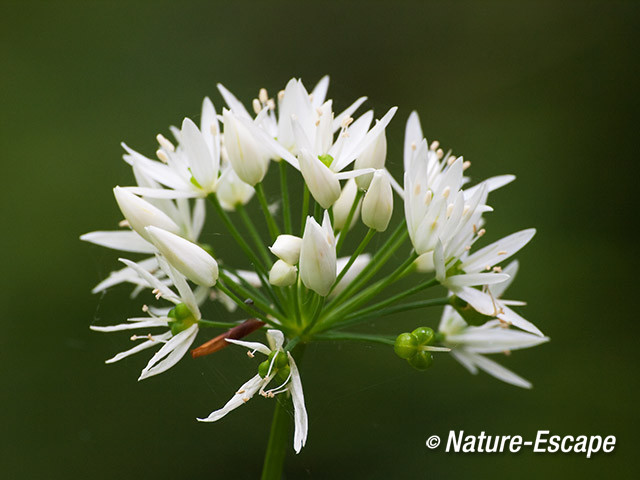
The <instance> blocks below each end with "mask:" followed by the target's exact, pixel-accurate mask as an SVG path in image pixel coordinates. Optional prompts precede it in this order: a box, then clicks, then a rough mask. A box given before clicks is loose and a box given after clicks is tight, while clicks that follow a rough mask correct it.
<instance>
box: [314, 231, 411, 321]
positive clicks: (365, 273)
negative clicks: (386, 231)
mask: <svg viewBox="0 0 640 480" xmlns="http://www.w3.org/2000/svg"><path fill="white" fill-rule="evenodd" d="M407 236H408V232H407V230H406V228H405V222H404V221H403V222H401V223H400V225H398V227H397V228H396V230H395V231H394V232H393V233H392V234H391V236H390V237H389V238H388V239H387V241H386V242H385V243H384V245H382V247H380V248H379V249H378V251H377V252H376V254H375V255H374V256H373V258H372V259H371V262H369V264H368V265H367V266H366V267H365V268H364V269H363V270H362V271H361V272H360V273H359V274H358V275H357V276H356V278H354V279H353V281H351V282H350V283H349V285H348V286H347V287H346V288H345V289H344V290H343V291H342V292H340V293H339V294H338V295H337V296H336V297H335V298H334V299H333V300H331V302H329V305H327V308H328V310H329V311H330V310H331V309H332V308H333V307H334V306H335V305H340V303H341V302H342V301H343V300H344V299H345V298H348V297H349V296H350V295H351V294H352V293H353V292H354V291H355V290H357V289H358V288H360V286H361V285H363V284H365V283H366V282H367V281H368V280H369V279H370V278H371V277H372V276H373V275H375V274H376V272H378V270H380V268H382V267H383V266H384V264H385V263H386V262H387V260H388V259H389V258H391V256H392V255H393V254H394V253H395V251H396V250H397V249H398V248H400V246H401V245H402V243H404V241H405V239H406V238H407Z"/></svg>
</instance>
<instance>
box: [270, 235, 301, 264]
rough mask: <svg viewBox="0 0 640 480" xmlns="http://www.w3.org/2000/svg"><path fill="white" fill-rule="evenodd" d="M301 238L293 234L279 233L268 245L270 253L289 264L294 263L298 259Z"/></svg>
mask: <svg viewBox="0 0 640 480" xmlns="http://www.w3.org/2000/svg"><path fill="white" fill-rule="evenodd" d="M301 246H302V239H301V238H300V237H296V236H294V235H286V234H285V235H279V236H278V238H276V241H275V242H274V243H273V245H271V246H270V247H269V250H271V253H273V254H274V255H275V256H276V257H278V258H280V259H281V260H284V261H285V262H287V263H288V264H289V265H295V264H296V263H298V262H299V261H300V247H301Z"/></svg>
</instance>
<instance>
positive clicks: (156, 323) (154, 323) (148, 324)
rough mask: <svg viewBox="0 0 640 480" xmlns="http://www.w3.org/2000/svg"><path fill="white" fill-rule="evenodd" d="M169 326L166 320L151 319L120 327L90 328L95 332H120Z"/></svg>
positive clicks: (94, 326) (123, 324)
mask: <svg viewBox="0 0 640 480" xmlns="http://www.w3.org/2000/svg"><path fill="white" fill-rule="evenodd" d="M167 326H168V323H167V320H166V319H159V318H158V319H155V318H150V319H147V320H145V321H138V322H132V323H121V324H119V325H111V326H108V327H100V326H98V325H91V326H90V327H89V328H90V329H91V330H93V331H94V332H118V331H120V330H134V329H136V328H154V327H167Z"/></svg>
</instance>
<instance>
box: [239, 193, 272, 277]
mask: <svg viewBox="0 0 640 480" xmlns="http://www.w3.org/2000/svg"><path fill="white" fill-rule="evenodd" d="M236 211H237V212H238V214H239V215H240V218H241V219H242V222H243V223H244V225H245V227H247V230H248V231H249V235H251V238H252V239H253V243H254V244H255V246H256V247H257V249H258V252H260V255H262V260H263V261H264V266H263V269H264V270H267V269H268V266H269V264H270V263H272V260H271V257H270V256H269V251H268V250H267V247H266V245H265V244H264V241H263V240H262V239H261V238H260V234H259V233H258V230H257V229H256V226H255V225H254V224H253V222H252V221H251V218H249V215H248V214H247V211H246V210H245V208H244V206H242V205H238V206H237V207H236Z"/></svg>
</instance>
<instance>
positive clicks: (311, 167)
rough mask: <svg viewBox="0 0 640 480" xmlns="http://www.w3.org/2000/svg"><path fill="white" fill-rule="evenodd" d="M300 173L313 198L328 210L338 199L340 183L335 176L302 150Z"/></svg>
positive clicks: (320, 162)
mask: <svg viewBox="0 0 640 480" xmlns="http://www.w3.org/2000/svg"><path fill="white" fill-rule="evenodd" d="M298 159H299V160H300V173H302V176H303V177H304V179H305V183H306V185H307V187H308V188H309V191H310V192H311V195H312V196H313V198H314V199H315V200H316V201H317V202H318V203H319V204H320V205H321V206H322V208H325V209H327V208H329V207H331V205H333V204H334V203H335V201H336V200H338V197H340V192H341V190H340V182H339V181H338V178H337V177H336V175H335V174H334V173H333V172H332V171H331V169H330V168H329V167H327V166H326V165H325V164H324V163H323V162H322V161H321V160H320V159H318V157H316V156H314V155H313V154H311V153H309V152H308V151H307V150H305V149H302V150H301V151H300V155H298Z"/></svg>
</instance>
